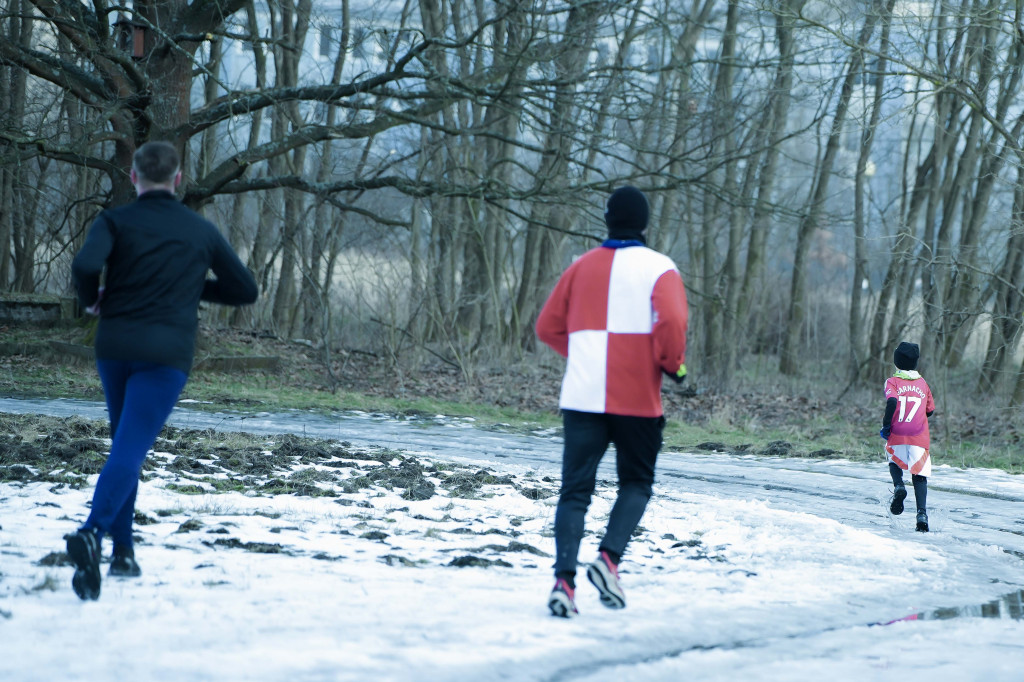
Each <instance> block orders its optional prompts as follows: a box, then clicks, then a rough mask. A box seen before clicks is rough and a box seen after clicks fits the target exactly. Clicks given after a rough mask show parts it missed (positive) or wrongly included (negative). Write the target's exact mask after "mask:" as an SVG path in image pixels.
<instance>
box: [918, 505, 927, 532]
mask: <svg viewBox="0 0 1024 682" xmlns="http://www.w3.org/2000/svg"><path fill="white" fill-rule="evenodd" d="M917 529H918V530H919V531H921V532H922V533H927V532H928V512H926V511H925V510H924V509H918V510H917Z"/></svg>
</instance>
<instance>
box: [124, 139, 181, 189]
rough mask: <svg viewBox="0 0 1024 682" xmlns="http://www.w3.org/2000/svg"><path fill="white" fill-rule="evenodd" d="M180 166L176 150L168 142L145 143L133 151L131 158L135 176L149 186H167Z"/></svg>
mask: <svg viewBox="0 0 1024 682" xmlns="http://www.w3.org/2000/svg"><path fill="white" fill-rule="evenodd" d="M180 165H181V158H180V157H179V156H178V150H177V149H175V148H174V145H173V144H171V143H170V142H147V143H146V144H144V145H142V146H141V147H139V148H138V149H137V150H135V156H134V157H133V158H132V168H134V169H135V174H136V175H138V176H139V179H140V180H142V181H143V182H145V183H146V184H150V185H166V184H169V183H170V182H171V181H172V180H174V176H175V175H176V174H177V172H178V167H179V166H180Z"/></svg>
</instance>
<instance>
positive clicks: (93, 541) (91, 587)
mask: <svg viewBox="0 0 1024 682" xmlns="http://www.w3.org/2000/svg"><path fill="white" fill-rule="evenodd" d="M64 540H65V541H66V542H67V551H68V558H69V559H71V562H72V563H74V564H75V575H74V577H73V578H72V579H71V587H72V589H74V591H75V594H77V595H78V598H79V599H82V600H83V601H84V600H87V599H93V600H95V599H99V598H100V541H99V538H98V537H96V531H94V530H92V529H82V530H77V531H75V532H74V533H71V534H70V535H65V536H64Z"/></svg>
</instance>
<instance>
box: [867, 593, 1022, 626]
mask: <svg viewBox="0 0 1024 682" xmlns="http://www.w3.org/2000/svg"><path fill="white" fill-rule="evenodd" d="M951 618H1002V619H1007V620H1024V590H1017V591H1016V592H1011V593H1009V594H1004V595H1003V596H1002V597H999V598H998V599H993V600H992V601H990V602H986V603H984V604H978V605H974V606H951V607H947V608H941V609H935V610H934V611H926V612H923V613H915V614H912V615H909V616H905V617H903V618H897V619H896V620H891V621H888V622H886V623H873V625H892V624H893V623H902V622H905V621H909V620H949V619H951Z"/></svg>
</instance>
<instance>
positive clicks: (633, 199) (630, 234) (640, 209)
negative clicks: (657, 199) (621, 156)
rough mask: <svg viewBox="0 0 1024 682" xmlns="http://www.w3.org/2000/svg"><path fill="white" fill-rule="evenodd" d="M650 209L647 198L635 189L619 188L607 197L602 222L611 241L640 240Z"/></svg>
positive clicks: (628, 187)
mask: <svg viewBox="0 0 1024 682" xmlns="http://www.w3.org/2000/svg"><path fill="white" fill-rule="evenodd" d="M649 215H650V208H649V207H648V205H647V197H645V196H644V193H643V192H641V191H640V190H638V189H637V188H636V187H630V186H629V185H627V186H625V187H620V188H618V189H617V190H615V191H614V192H612V195H611V196H610V197H608V204H607V207H606V208H605V211H604V222H605V224H606V225H607V226H608V236H609V237H610V238H612V239H641V240H642V235H643V231H644V230H646V229H647V220H648V217H649Z"/></svg>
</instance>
